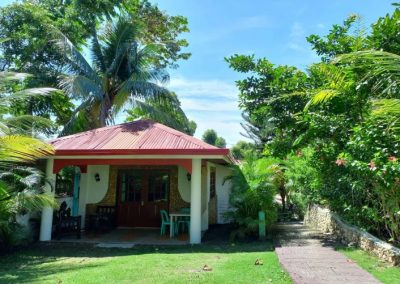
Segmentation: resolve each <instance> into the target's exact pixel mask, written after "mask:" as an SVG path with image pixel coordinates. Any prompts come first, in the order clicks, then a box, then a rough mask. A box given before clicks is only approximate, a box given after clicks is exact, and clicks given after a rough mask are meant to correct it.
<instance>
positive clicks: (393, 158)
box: [388, 156, 397, 162]
mask: <svg viewBox="0 0 400 284" xmlns="http://www.w3.org/2000/svg"><path fill="white" fill-rule="evenodd" d="M388 160H389V161H391V162H396V161H397V158H396V157H395V156H390V157H389V158H388Z"/></svg>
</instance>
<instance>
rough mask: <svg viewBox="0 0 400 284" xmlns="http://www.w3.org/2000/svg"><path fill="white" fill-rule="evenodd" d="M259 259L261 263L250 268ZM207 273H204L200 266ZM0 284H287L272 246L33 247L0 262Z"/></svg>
mask: <svg viewBox="0 0 400 284" xmlns="http://www.w3.org/2000/svg"><path fill="white" fill-rule="evenodd" d="M256 259H262V261H263V265H254V263H255V261H256ZM206 264H207V265H208V266H209V267H211V268H212V271H203V270H202V268H203V266H204V265H206ZM0 282H1V283H104V284H109V283H116V282H118V283H188V282H190V283H192V282H194V283H291V279H290V277H289V276H288V274H287V273H286V272H285V271H283V269H282V268H281V266H280V264H279V262H278V258H277V256H276V254H275V252H274V251H273V249H272V246H271V244H269V243H261V242H255V243H250V244H217V245H212V244H204V245H201V246H163V247H156V246H136V247H133V248H132V249H116V248H113V249H104V248H93V247H90V246H83V245H72V244H68V245H66V244H65V245H63V244H51V245H43V244H41V245H36V246H34V247H32V248H30V249H26V250H20V251H17V252H14V253H12V254H9V255H6V256H2V257H1V258H0Z"/></svg>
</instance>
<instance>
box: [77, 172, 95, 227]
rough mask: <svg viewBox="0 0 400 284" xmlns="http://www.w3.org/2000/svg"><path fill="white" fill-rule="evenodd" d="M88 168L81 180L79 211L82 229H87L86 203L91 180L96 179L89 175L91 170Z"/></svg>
mask: <svg viewBox="0 0 400 284" xmlns="http://www.w3.org/2000/svg"><path fill="white" fill-rule="evenodd" d="M89 167H90V166H88V169H87V173H84V174H81V180H80V185H79V186H80V191H79V199H78V204H79V210H78V215H79V216H81V218H82V219H81V229H84V228H85V219H86V218H85V216H86V202H87V194H88V191H89V178H93V179H94V177H93V176H92V177H91V176H90V175H89V170H90V168H89Z"/></svg>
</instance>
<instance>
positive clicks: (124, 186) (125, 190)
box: [121, 173, 143, 202]
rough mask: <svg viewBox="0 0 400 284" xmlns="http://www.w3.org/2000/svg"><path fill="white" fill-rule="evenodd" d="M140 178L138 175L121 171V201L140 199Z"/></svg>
mask: <svg viewBox="0 0 400 284" xmlns="http://www.w3.org/2000/svg"><path fill="white" fill-rule="evenodd" d="M142 188H143V187H142V178H141V177H140V176H139V175H129V174H127V173H122V176H121V201H122V202H133V201H141V193H142Z"/></svg>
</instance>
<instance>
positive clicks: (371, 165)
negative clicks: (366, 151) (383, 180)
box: [368, 160, 376, 171]
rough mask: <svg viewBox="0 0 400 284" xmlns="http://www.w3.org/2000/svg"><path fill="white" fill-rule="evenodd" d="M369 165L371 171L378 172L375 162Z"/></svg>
mask: <svg viewBox="0 0 400 284" xmlns="http://www.w3.org/2000/svg"><path fill="white" fill-rule="evenodd" d="M368 165H369V169H370V170H371V171H374V170H376V166H375V162H374V161H373V160H371V162H369V164H368Z"/></svg>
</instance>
